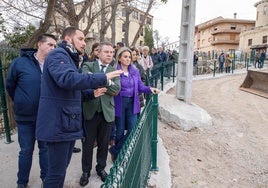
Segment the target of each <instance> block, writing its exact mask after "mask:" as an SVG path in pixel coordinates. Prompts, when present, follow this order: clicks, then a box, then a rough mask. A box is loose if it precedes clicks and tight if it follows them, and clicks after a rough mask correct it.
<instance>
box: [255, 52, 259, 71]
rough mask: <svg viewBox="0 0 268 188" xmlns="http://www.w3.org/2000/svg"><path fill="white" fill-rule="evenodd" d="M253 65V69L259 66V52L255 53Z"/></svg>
mask: <svg viewBox="0 0 268 188" xmlns="http://www.w3.org/2000/svg"><path fill="white" fill-rule="evenodd" d="M254 63H255V65H254V66H255V68H257V66H258V68H259V64H260V52H259V51H256V54H255V61H254Z"/></svg>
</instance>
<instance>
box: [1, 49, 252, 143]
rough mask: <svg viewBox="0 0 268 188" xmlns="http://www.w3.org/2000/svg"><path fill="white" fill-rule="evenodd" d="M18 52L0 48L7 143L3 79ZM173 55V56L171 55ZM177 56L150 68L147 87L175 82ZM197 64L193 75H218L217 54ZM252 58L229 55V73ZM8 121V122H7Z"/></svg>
mask: <svg viewBox="0 0 268 188" xmlns="http://www.w3.org/2000/svg"><path fill="white" fill-rule="evenodd" d="M18 55H19V50H17V49H13V48H8V47H5V48H1V51H0V57H1V58H0V60H1V67H0V68H1V73H2V74H1V75H2V80H1V83H0V84H1V85H0V91H1V118H0V136H1V137H4V136H6V138H7V142H10V139H9V138H10V131H13V130H15V121H14V117H13V116H14V114H13V108H12V101H11V100H10V98H9V97H8V96H7V94H6V92H5V87H4V83H5V77H6V74H7V70H8V67H9V65H10V62H11V61H12V59H14V58H15V57H18ZM172 55H174V54H172ZM178 56H179V54H175V55H174V57H173V59H170V60H169V61H166V62H162V63H159V64H157V65H155V66H153V67H152V69H150V70H149V69H148V70H147V73H146V76H147V80H148V83H147V85H151V86H153V87H158V88H160V89H161V90H163V89H164V85H165V83H167V81H172V82H175V79H176V76H177V71H178V70H177V63H178ZM197 56H198V63H197V65H194V66H193V75H204V74H208V75H209V74H210V75H211V76H213V77H215V76H216V74H218V73H219V69H218V67H219V63H218V54H217V53H203V52H199V53H197ZM254 56H255V51H252V52H251V53H243V52H242V53H239V54H238V53H231V54H230V57H231V59H232V65H231V73H234V71H235V70H236V69H241V68H246V69H248V68H249V67H252V66H254V63H255V62H254V61H255V60H254ZM151 72H157V74H154V75H152V74H151ZM8 120H9V121H8Z"/></svg>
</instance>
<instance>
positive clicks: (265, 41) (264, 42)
mask: <svg viewBox="0 0 268 188" xmlns="http://www.w3.org/2000/svg"><path fill="white" fill-rule="evenodd" d="M262 43H263V44H267V36H263V37H262Z"/></svg>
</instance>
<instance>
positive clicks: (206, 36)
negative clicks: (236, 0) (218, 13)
mask: <svg viewBox="0 0 268 188" xmlns="http://www.w3.org/2000/svg"><path fill="white" fill-rule="evenodd" d="M254 6H255V7H256V9H257V13H256V20H243V19H236V14H234V18H233V19H225V18H223V17H217V18H215V19H212V20H209V21H207V22H204V23H202V24H199V25H197V26H195V38H194V50H195V51H198V52H204V53H207V54H219V53H221V52H224V53H232V52H234V51H240V52H243V53H247V54H251V55H252V54H253V55H254V53H255V52H256V51H262V50H264V51H266V53H267V52H268V50H267V49H268V43H267V37H268V0H261V1H258V2H257V3H255V5H254Z"/></svg>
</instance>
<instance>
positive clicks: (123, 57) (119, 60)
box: [109, 47, 160, 160]
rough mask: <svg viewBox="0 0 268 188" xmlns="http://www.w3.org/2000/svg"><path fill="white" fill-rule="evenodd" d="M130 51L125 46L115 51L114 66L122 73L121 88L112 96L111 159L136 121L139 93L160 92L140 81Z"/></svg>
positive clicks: (138, 110)
mask: <svg viewBox="0 0 268 188" xmlns="http://www.w3.org/2000/svg"><path fill="white" fill-rule="evenodd" d="M131 53H132V52H131V50H130V49H129V48H127V47H122V48H120V49H119V50H118V52H117V53H116V65H115V66H117V69H118V70H123V72H124V73H123V74H121V76H120V82H121V90H120V92H119V94H118V95H117V96H115V98H114V101H115V125H116V141H115V145H114V146H112V147H111V148H110V149H109V151H110V153H111V156H112V159H113V160H115V159H116V157H117V155H118V154H119V152H120V150H121V148H122V146H123V144H124V142H125V140H126V138H127V137H128V135H129V134H130V132H131V130H132V128H133V127H134V125H135V124H136V122H137V114H138V113H139V112H140V99H139V93H147V94H148V93H155V94H158V93H159V92H160V91H159V90H158V89H157V88H152V87H149V86H145V85H144V83H143V82H142V81H141V78H140V73H139V70H138V69H137V68H136V67H135V66H133V65H132V61H131V59H132V54H131ZM125 130H126V131H125ZM125 132H126V133H125Z"/></svg>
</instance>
